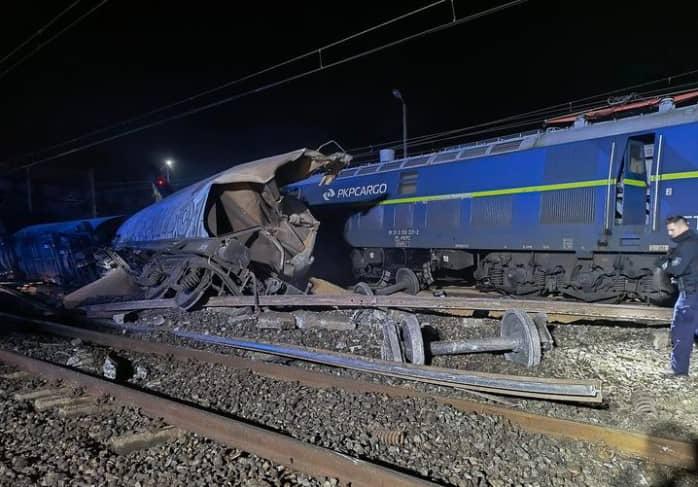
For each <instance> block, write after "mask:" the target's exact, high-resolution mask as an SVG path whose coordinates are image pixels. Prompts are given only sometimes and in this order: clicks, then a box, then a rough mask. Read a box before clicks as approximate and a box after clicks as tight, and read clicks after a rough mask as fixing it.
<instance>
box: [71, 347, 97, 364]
mask: <svg viewBox="0 0 698 487" xmlns="http://www.w3.org/2000/svg"><path fill="white" fill-rule="evenodd" d="M65 364H66V365H67V366H68V367H75V368H90V367H94V365H95V360H94V357H93V356H92V353H91V352H90V351H88V350H78V351H76V352H75V353H74V354H73V355H71V356H70V357H68V360H66V362H65Z"/></svg>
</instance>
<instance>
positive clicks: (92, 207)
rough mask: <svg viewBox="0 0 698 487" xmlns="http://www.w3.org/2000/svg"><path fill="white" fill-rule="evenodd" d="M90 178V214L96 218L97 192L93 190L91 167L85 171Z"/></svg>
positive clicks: (93, 174) (92, 169)
mask: <svg viewBox="0 0 698 487" xmlns="http://www.w3.org/2000/svg"><path fill="white" fill-rule="evenodd" d="M87 175H88V178H89V180H90V214H91V215H92V218H97V194H96V191H95V169H94V168H93V167H91V168H90V169H89V171H88V173H87Z"/></svg>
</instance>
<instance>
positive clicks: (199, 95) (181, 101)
mask: <svg viewBox="0 0 698 487" xmlns="http://www.w3.org/2000/svg"><path fill="white" fill-rule="evenodd" d="M447 1H449V0H438V1H435V2H432V3H430V4H428V5H425V6H423V7H420V8H417V9H415V10H411V11H409V12H406V13H404V14H402V15H399V16H397V17H394V18H392V19H389V20H387V21H384V22H381V23H379V24H376V25H374V26H372V27H369V28H367V29H364V30H362V31H360V32H356V33H354V34H351V35H349V36H346V37H343V38H341V39H339V40H337V41H333V42H330V43H329V44H325V45H323V46H320V47H318V48H314V49H311V50H309V51H306V52H304V53H302V54H299V55H297V56H294V57H292V58H289V59H286V60H285V61H281V62H279V63H277V64H274V65H272V66H268V67H266V68H264V69H261V70H258V71H255V72H253V73H250V74H247V75H245V76H243V77H241V78H237V79H234V80H231V81H226V82H225V83H222V84H219V85H217V86H214V87H212V88H208V89H206V90H203V91H200V92H198V93H195V94H193V95H190V96H187V97H184V98H180V99H179V100H177V101H175V102H172V103H168V104H166V105H162V106H160V107H157V108H154V109H152V110H148V111H146V112H143V113H141V114H139V115H135V116H133V117H129V118H127V119H124V120H121V121H119V122H116V123H113V124H110V125H107V126H105V127H101V128H98V129H95V130H92V131H89V132H86V133H84V134H81V135H78V136H76V137H72V138H70V139H67V140H64V141H62V142H59V143H57V144H53V145H50V146H48V147H44V148H42V149H39V150H38V151H33V152H31V153H28V154H23V155H21V156H17V157H14V158H13V159H24V158H27V157H35V156H37V155H39V154H43V153H45V152H48V151H51V150H55V149H60V148H61V147H65V146H68V145H70V144H74V143H76V142H80V141H81V140H85V139H87V138H89V137H93V136H95V135H99V134H102V133H105V132H109V131H110V130H114V129H117V128H119V127H123V126H125V125H129V124H132V123H135V122H138V121H141V120H144V119H147V118H149V117H152V116H153V115H157V114H158V113H162V112H165V111H167V110H170V109H172V108H176V107H178V106H181V105H184V104H186V103H191V102H194V101H196V100H198V99H200V98H203V97H205V96H208V95H212V94H214V93H217V92H219V91H222V90H225V89H227V88H231V87H233V86H235V85H239V84H241V83H244V82H246V81H250V80H252V79H254V78H258V77H260V76H262V75H264V74H268V73H270V72H272V71H276V70H278V69H280V68H283V67H286V66H288V65H290V64H293V63H296V62H298V61H302V60H304V59H308V58H310V57H313V56H318V57H319V60H320V63H321V64H320V65H321V66H322V52H323V51H327V50H328V49H331V48H333V47H337V46H339V45H341V44H344V43H346V42H348V41H350V40H353V39H356V38H358V37H360V36H363V35H366V34H369V33H371V32H375V31H377V30H379V29H382V28H384V27H387V26H389V25H392V24H394V23H396V22H399V21H401V20H405V19H407V18H409V17H412V16H414V15H417V14H419V13H422V12H425V11H427V10H429V9H432V8H434V7H436V6H439V5H441V4H444V3H446V2H447ZM7 162H8V161H3V162H2V163H0V164H2V165H5V164H6V163H7Z"/></svg>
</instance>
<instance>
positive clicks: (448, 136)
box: [348, 70, 698, 159]
mask: <svg viewBox="0 0 698 487" xmlns="http://www.w3.org/2000/svg"><path fill="white" fill-rule="evenodd" d="M696 73H698V70H694V71H689V72H686V73H682V74H678V75H674V76H668V77H664V78H660V79H658V80H654V81H650V82H645V83H640V84H637V85H632V86H629V87H625V88H619V89H615V90H611V91H608V92H605V93H599V94H597V95H593V96H589V97H585V98H580V99H578V100H574V101H570V102H564V103H559V104H556V105H551V106H549V107H544V108H540V109H536V110H531V111H529V112H524V113H520V114H516V115H511V116H507V117H502V118H498V119H494V120H490V121H488V122H482V123H478V124H474V125H468V126H465V127H459V128H456V129H449V130H444V131H440V132H435V133H431V134H427V135H420V136H415V137H412V138H410V139H408V147H411V148H414V147H418V146H420V145H426V143H437V142H442V141H445V140H453V139H457V138H465V137H469V136H472V135H482V134H485V133H488V132H495V131H500V130H502V129H507V128H519V127H525V126H532V125H535V124H540V123H542V122H544V121H545V119H546V118H549V117H553V116H556V115H563V114H566V113H570V112H571V111H572V110H571V108H572V107H574V109H575V110H574V111H575V112H580V111H584V110H586V109H590V108H594V107H597V106H598V103H599V102H598V101H596V102H594V101H588V100H598V99H599V98H602V97H606V96H609V95H612V94H616V93H620V92H625V91H627V90H629V89H633V88H637V87H641V86H649V85H652V84H657V83H660V82H662V81H668V80H671V79H672V78H673V79H676V78H680V77H682V75H684V74H685V75H688V74H696ZM696 86H698V84H697V83H695V82H693V83H685V84H682V85H677V86H675V87H674V88H675V89H674V90H672V91H669V92H667V91H666V89H657V90H652V91H648V92H645V93H642V94H641V95H639V96H638V98H637V99H636V100H635V101H639V100H644V99H647V98H651V97H653V96H655V95H657V94H662V95H666V96H672V95H675V94H679V93H682V92H685V91H686V90H687V89H689V88H695V87H696ZM679 89H681V90H679ZM583 101H587V103H584V104H579V103H580V102H583ZM514 121H519V122H521V123H519V124H516V125H511V124H507V125H500V124H503V123H505V122H514ZM487 126H492V128H491V129H489V130H476V131H473V130H474V129H482V128H483V127H487ZM401 143H402V139H394V140H390V141H383V142H380V143H374V144H369V145H365V146H360V147H352V148H350V149H348V150H349V152H350V153H351V154H352V155H354V157H355V159H356V158H357V157H362V156H368V155H374V154H375V153H376V148H378V147H383V148H386V147H387V148H393V147H394V148H397V147H398V145H399V144H401Z"/></svg>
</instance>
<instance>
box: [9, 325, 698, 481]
mask: <svg viewBox="0 0 698 487" xmlns="http://www.w3.org/2000/svg"><path fill="white" fill-rule="evenodd" d="M0 315H2V316H5V317H8V318H11V319H15V320H18V321H23V322H28V323H31V324H32V325H33V326H32V328H30V330H33V331H39V332H45V333H51V334H54V335H59V336H64V337H70V338H80V339H82V340H85V341H89V342H92V343H96V344H100V345H103V346H107V347H118V348H122V349H124V350H131V351H133V352H139V353H154V354H158V355H170V356H172V357H175V358H176V359H178V360H198V361H202V362H207V363H212V364H216V365H222V366H225V367H231V368H236V369H247V370H250V371H252V372H254V373H257V374H260V375H263V376H265V377H270V378H272V379H275V380H283V381H288V382H299V383H301V384H304V385H307V386H310V387H315V388H335V387H336V388H341V389H343V390H345V391H348V392H352V393H357V394H365V393H375V394H386V395H388V396H390V397H416V398H425V399H433V400H435V401H437V402H440V403H442V404H450V405H451V406H453V407H455V408H456V409H458V410H460V411H464V412H475V413H479V414H492V415H497V416H502V417H505V418H507V419H509V420H510V421H512V422H513V423H515V424H517V425H519V426H520V427H521V428H523V429H525V430H527V431H530V432H534V433H541V434H546V435H550V436H555V437H561V438H571V439H574V440H584V441H591V442H597V443H603V444H605V445H607V446H609V447H611V448H614V449H616V450H618V451H619V452H621V453H624V454H626V455H630V456H633V457H637V458H643V459H648V460H651V461H653V462H655V463H660V464H663V465H670V466H675V467H681V468H688V469H694V468H695V467H696V458H695V457H696V451H695V449H694V446H693V444H692V443H691V442H684V441H677V440H671V439H667V438H661V437H657V436H652V435H646V434H644V433H634V432H630V431H622V430H618V429H614V428H609V427H605V426H601V425H597V424H589V423H584V422H579V421H572V420H566V419H560V418H556V417H553V416H543V415H538V414H535V413H529V412H525V411H521V410H518V409H511V408H507V407H502V406H496V405H492V404H485V403H481V402H475V401H470V400H467V399H458V398H452V397H446V396H439V395H434V394H433V393H430V392H422V391H417V390H414V389H413V388H409V389H408V388H404V387H398V386H390V385H385V384H378V383H375V382H366V381H360V380H357V379H354V378H351V377H341V376H337V375H332V374H326V373H322V372H317V371H312V370H307V369H302V368H299V367H288V366H284V365H278V364H273V363H269V362H264V361H261V360H249V359H244V358H242V357H238V356H235V355H224V354H221V353H214V352H208V351H204V350H195V349H192V348H185V347H179V346H174V345H169V344H166V343H162V342H149V341H145V340H135V339H133V338H127V337H124V336H121V335H113V334H108V333H99V332H95V331H92V330H85V329H81V328H76V327H72V326H65V325H61V324H58V323H54V322H51V321H46V320H39V319H28V318H25V317H22V316H17V315H12V314H9V313H0Z"/></svg>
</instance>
